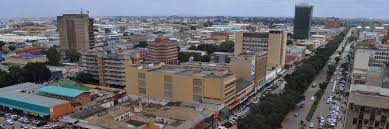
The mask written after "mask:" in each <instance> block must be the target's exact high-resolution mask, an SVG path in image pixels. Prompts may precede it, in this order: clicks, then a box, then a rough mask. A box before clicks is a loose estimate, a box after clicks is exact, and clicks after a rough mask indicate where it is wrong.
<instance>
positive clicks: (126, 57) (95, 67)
mask: <svg viewBox="0 0 389 129" xmlns="http://www.w3.org/2000/svg"><path fill="white" fill-rule="evenodd" d="M137 55H139V54H137V51H136V50H134V51H125V52H120V51H106V50H90V51H86V52H82V53H81V58H80V62H81V70H82V71H84V72H87V73H90V74H92V75H94V76H95V78H96V79H98V80H99V85H101V86H110V87H117V88H124V87H125V86H126V84H125V75H124V69H125V65H128V64H132V63H133V62H134V61H135V60H133V59H136V56H137ZM132 57H134V58H132ZM135 62H136V61H135Z"/></svg>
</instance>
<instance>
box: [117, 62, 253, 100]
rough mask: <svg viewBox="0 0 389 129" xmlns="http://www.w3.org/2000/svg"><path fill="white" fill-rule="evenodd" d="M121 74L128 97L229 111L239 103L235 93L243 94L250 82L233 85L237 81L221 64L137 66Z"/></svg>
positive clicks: (250, 84)
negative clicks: (206, 105)
mask: <svg viewBox="0 0 389 129" xmlns="http://www.w3.org/2000/svg"><path fill="white" fill-rule="evenodd" d="M125 71H126V83H127V87H126V89H127V93H128V94H131V95H137V96H147V97H151V98H155V99H160V100H169V101H183V102H195V103H214V104H224V105H225V106H226V107H230V106H234V105H235V103H236V101H237V99H239V98H237V93H241V94H247V92H246V91H249V92H251V91H252V88H253V86H252V83H250V82H248V83H246V82H241V83H237V81H238V78H237V77H236V76H235V75H234V74H232V73H231V72H229V70H228V66H225V65H221V64H220V65H214V64H201V63H188V64H181V65H154V64H141V65H129V66H127V67H126V70H125ZM245 84H246V85H245ZM237 86H239V88H237ZM237 89H239V90H241V91H243V90H244V91H245V92H241V91H237ZM250 89H251V90H250Z"/></svg>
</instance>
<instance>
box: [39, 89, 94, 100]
mask: <svg viewBox="0 0 389 129" xmlns="http://www.w3.org/2000/svg"><path fill="white" fill-rule="evenodd" d="M38 91H39V92H41V93H46V94H53V95H58V96H65V97H71V98H75V97H77V96H79V95H80V94H82V93H85V92H87V91H85V90H78V89H72V88H66V87H60V86H45V87H42V88H39V89H38Z"/></svg>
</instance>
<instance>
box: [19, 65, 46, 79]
mask: <svg viewBox="0 0 389 129" xmlns="http://www.w3.org/2000/svg"><path fill="white" fill-rule="evenodd" d="M21 75H22V80H23V81H24V82H36V83H39V82H42V81H47V80H49V79H50V76H51V72H50V70H49V69H48V68H47V67H46V65H45V64H44V63H28V64H27V65H26V66H24V67H23V68H22V72H21Z"/></svg>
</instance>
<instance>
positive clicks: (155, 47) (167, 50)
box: [146, 38, 178, 64]
mask: <svg viewBox="0 0 389 129" xmlns="http://www.w3.org/2000/svg"><path fill="white" fill-rule="evenodd" d="M147 49H148V54H147V58H146V59H147V60H150V61H157V62H164V63H165V64H177V61H178V50H177V44H176V43H175V41H172V40H170V39H168V38H156V39H155V41H154V42H152V43H150V44H149V46H147Z"/></svg>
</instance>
